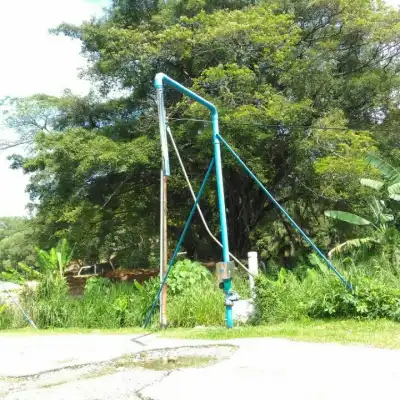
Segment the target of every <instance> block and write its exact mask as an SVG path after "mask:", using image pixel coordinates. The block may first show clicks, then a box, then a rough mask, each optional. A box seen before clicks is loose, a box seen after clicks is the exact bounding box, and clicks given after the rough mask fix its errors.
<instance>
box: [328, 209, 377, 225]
mask: <svg viewBox="0 0 400 400" xmlns="http://www.w3.org/2000/svg"><path fill="white" fill-rule="evenodd" d="M324 214H325V216H326V217H328V218H333V219H338V220H340V221H344V222H348V223H349V224H353V225H371V224H372V223H371V222H370V221H368V220H367V219H365V218H362V217H360V216H358V215H356V214H352V213H348V212H345V211H335V210H328V211H325V213H324Z"/></svg>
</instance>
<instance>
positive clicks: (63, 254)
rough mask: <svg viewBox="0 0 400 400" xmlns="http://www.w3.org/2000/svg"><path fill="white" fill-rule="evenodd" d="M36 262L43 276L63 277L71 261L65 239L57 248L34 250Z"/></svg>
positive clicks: (70, 252)
mask: <svg viewBox="0 0 400 400" xmlns="http://www.w3.org/2000/svg"><path fill="white" fill-rule="evenodd" d="M35 250H36V262H37V264H38V266H39V268H40V271H41V272H42V273H43V274H51V275H55V274H56V275H59V276H60V277H61V278H62V277H64V274H65V270H66V268H67V266H68V264H69V262H70V261H71V258H72V251H71V250H70V247H69V244H68V241H67V239H62V240H60V241H59V242H58V244H57V247H55V248H54V247H53V248H52V249H50V250H49V251H45V250H42V249H39V248H36V249H35Z"/></svg>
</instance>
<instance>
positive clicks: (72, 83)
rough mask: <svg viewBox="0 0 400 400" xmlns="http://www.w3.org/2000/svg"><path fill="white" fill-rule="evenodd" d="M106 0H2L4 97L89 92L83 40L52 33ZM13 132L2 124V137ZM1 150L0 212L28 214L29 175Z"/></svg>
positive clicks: (98, 9) (0, 77) (0, 87)
mask: <svg viewBox="0 0 400 400" xmlns="http://www.w3.org/2000/svg"><path fill="white" fill-rule="evenodd" d="M106 5H107V0H34V1H32V0H12V1H0V38H1V39H0V98H3V97H5V96H16V97H20V96H21V97H22V96H29V95H32V94H35V93H46V94H50V95H60V94H61V92H62V90H63V89H66V88H69V89H71V90H72V91H73V92H74V93H77V94H85V93H87V92H88V90H89V83H88V82H86V81H83V80H81V79H79V78H78V73H79V68H82V67H83V66H84V65H85V60H84V59H83V57H82V56H81V55H80V43H79V41H73V40H71V39H69V38H65V37H61V36H54V35H50V34H49V33H48V30H49V29H50V28H54V27H56V26H57V25H58V24H59V23H61V22H69V23H74V24H79V23H80V22H82V21H84V20H88V19H90V17H91V16H92V15H100V14H101V13H102V9H103V7H104V6H106ZM12 137H13V132H12V131H10V130H6V129H4V128H0V138H1V139H4V138H12ZM17 151H18V152H19V149H17V150H16V149H14V150H13V151H8V152H4V151H3V152H0V188H1V195H0V216H22V215H26V214H27V212H26V210H25V205H26V203H27V202H28V200H29V199H28V195H27V194H26V193H25V186H26V184H27V182H28V177H27V176H24V175H23V173H22V171H13V170H10V169H9V161H8V160H7V156H8V155H9V154H12V153H13V152H17Z"/></svg>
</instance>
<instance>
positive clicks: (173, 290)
mask: <svg viewBox="0 0 400 400" xmlns="http://www.w3.org/2000/svg"><path fill="white" fill-rule="evenodd" d="M211 282H212V274H211V272H210V271H209V270H208V269H207V268H206V267H204V266H203V265H202V264H200V263H199V262H193V261H190V260H182V261H178V262H177V263H176V264H175V265H174V267H173V268H172V270H171V272H170V274H169V276H168V282H167V284H168V293H170V294H171V295H178V294H181V293H183V292H184V291H186V290H190V289H191V288H195V287H197V286H199V285H202V284H204V283H211Z"/></svg>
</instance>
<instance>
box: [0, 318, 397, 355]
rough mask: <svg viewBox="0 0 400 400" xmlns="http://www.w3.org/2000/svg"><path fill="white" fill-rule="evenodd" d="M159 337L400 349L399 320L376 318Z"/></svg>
mask: <svg viewBox="0 0 400 400" xmlns="http://www.w3.org/2000/svg"><path fill="white" fill-rule="evenodd" d="M146 332H147V333H148V332H149V331H144V330H142V329H139V328H123V329H72V328H68V329H46V330H39V331H36V330H34V329H32V328H24V329H17V330H8V331H0V336H1V335H32V334H33V335H38V334H40V335H43V334H44V335H57V334H91V333H97V334H105V335H107V334H139V335H140V334H146ZM154 334H156V335H158V336H160V337H166V338H179V339H211V340H227V339H237V338H260V337H270V338H282V339H291V340H298V341H305V342H318V343H342V344H362V345H368V346H374V347H380V348H389V349H400V323H396V322H392V321H387V320H376V321H356V320H344V321H330V322H326V321H312V322H286V323H281V324H273V325H265V326H248V327H237V328H234V329H229V330H228V329H226V328H224V327H218V328H193V329H185V328H177V329H168V330H166V331H164V332H160V331H158V332H154Z"/></svg>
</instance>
